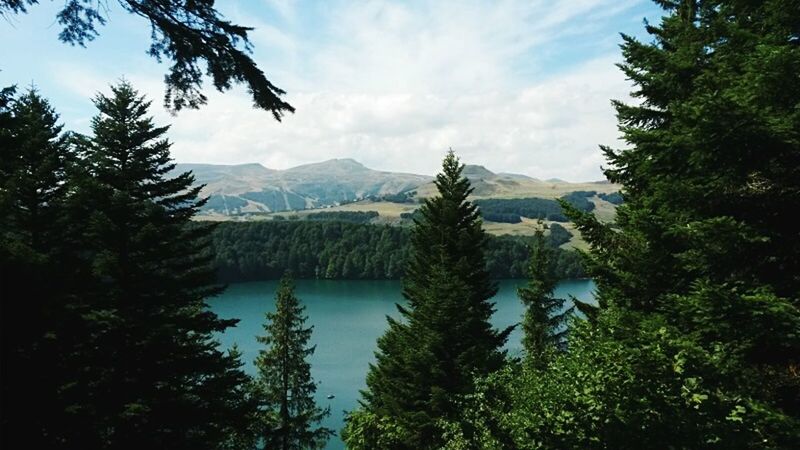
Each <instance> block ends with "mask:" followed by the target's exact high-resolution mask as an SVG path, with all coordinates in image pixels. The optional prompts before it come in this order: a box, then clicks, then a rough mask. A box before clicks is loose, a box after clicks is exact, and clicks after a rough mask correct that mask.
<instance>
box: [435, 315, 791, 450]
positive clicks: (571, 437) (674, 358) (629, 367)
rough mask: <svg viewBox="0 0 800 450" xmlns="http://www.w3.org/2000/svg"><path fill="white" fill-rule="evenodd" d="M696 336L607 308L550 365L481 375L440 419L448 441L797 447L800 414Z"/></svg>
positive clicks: (479, 445)
mask: <svg viewBox="0 0 800 450" xmlns="http://www.w3.org/2000/svg"><path fill="white" fill-rule="evenodd" d="M697 344H698V341H697V340H695V339H692V337H690V336H688V337H687V335H686V334H685V333H684V332H683V331H681V330H678V329H676V328H675V327H672V326H670V325H669V324H668V323H667V320H665V318H664V317H663V316H662V315H659V314H642V313H634V312H630V311H624V310H620V309H617V308H615V307H612V308H608V309H606V310H604V311H603V312H602V313H601V314H600V316H599V317H598V319H597V321H596V322H595V323H589V322H580V323H577V324H576V325H575V326H574V328H573V329H572V333H571V335H570V341H569V352H568V353H563V354H560V355H558V356H556V357H555V358H554V359H553V360H552V361H551V363H550V365H549V366H547V368H536V367H534V366H524V367H514V366H509V367H507V368H506V369H505V370H504V371H503V372H501V373H498V374H496V375H493V376H490V377H488V378H487V379H486V380H485V381H484V382H482V383H481V384H480V385H479V386H480V388H479V390H478V392H477V393H475V394H473V395H471V396H469V397H468V398H466V399H465V401H464V403H463V405H462V407H463V408H464V414H463V419H462V420H461V421H460V422H459V421H451V422H449V423H447V424H446V425H444V426H443V430H444V432H445V433H446V435H447V436H448V440H449V443H448V445H447V446H445V448H448V449H486V448H496V449H501V448H503V449H507V448H514V449H520V450H524V449H550V448H581V449H583V448H585V449H604V448H618V449H640V448H665V447H669V448H685V449H693V448H720V449H732V448H742V449H745V448H754V449H755V448H787V449H788V448H792V445H794V443H796V442H797V439H798V438H800V433H799V432H798V430H800V427H798V425H800V423H799V422H798V421H797V420H796V419H789V418H787V417H786V416H785V415H783V414H782V413H781V411H780V410H779V409H777V408H775V406H773V405H770V404H768V403H765V402H762V401H759V400H756V399H754V398H752V397H746V396H742V395H741V394H740V392H739V391H738V389H737V388H735V387H732V386H734V385H735V383H732V382H731V380H730V379H727V378H725V377H720V376H719V373H718V371H717V367H716V365H717V364H718V363H720V362H724V361H726V360H727V359H728V357H729V356H728V354H727V353H726V352H725V351H724V350H722V349H711V350H709V349H706V348H703V347H702V346H699V345H697ZM733 365H735V363H734V364H733ZM731 375H733V374H731ZM736 376H737V377H754V376H757V374H756V372H750V371H746V372H744V373H740V374H736ZM758 382H759V379H754V380H753V383H758Z"/></svg>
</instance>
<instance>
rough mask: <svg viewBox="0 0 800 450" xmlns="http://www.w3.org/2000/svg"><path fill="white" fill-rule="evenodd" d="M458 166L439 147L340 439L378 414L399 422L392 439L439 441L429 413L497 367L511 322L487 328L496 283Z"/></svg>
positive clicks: (365, 443)
mask: <svg viewBox="0 0 800 450" xmlns="http://www.w3.org/2000/svg"><path fill="white" fill-rule="evenodd" d="M463 169H464V166H463V165H461V164H460V163H459V162H458V160H457V159H456V158H455V156H454V155H453V153H452V151H451V152H450V153H448V155H447V157H446V158H445V160H444V163H443V167H442V172H441V173H440V174H439V175H437V177H436V187H437V188H438V191H439V195H438V196H436V197H433V198H430V199H427V200H426V201H425V204H424V205H423V206H422V208H421V214H422V216H423V218H422V219H421V220H419V221H417V222H416V223H415V226H414V229H413V232H412V237H411V239H412V247H411V256H410V258H409V260H408V262H407V269H406V276H405V278H404V280H403V288H404V289H403V294H404V296H405V297H406V298H407V299H408V306H400V305H398V310H399V312H400V314H401V316H402V318H403V319H402V321H398V320H395V319H392V318H389V329H388V330H387V331H386V333H385V334H384V335H383V336H382V337H381V338H380V339H379V340H378V351H377V352H376V363H375V364H374V365H371V366H370V370H369V373H368V374H367V389H366V390H365V391H363V392H362V395H363V397H364V403H363V409H362V411H358V412H356V413H354V414H352V415H350V416H349V418H348V424H347V426H346V429H345V433H344V438H345V441H346V442H347V443H348V445H349V446H350V447H351V448H364V447H366V448H376V447H378V446H381V444H380V440H376V441H373V442H369V441H370V439H371V438H372V436H374V433H375V432H376V431H378V432H379V431H381V424H380V423H377V424H375V423H372V422H371V419H370V417H377V418H378V420H379V421H380V420H383V421H388V422H389V423H391V424H394V426H396V427H397V428H398V430H400V434H399V435H398V436H397V438H396V439H395V442H394V444H393V445H391V448H396V449H427V448H439V446H440V445H439V444H440V442H441V437H440V433H439V432H438V430H437V426H438V421H439V420H442V419H446V418H455V417H457V416H458V413H459V408H458V404H457V402H456V399H457V398H458V396H459V395H462V394H467V393H469V392H471V391H472V390H473V379H474V377H476V376H481V375H487V374H489V373H491V372H493V371H495V370H497V369H499V368H500V367H501V366H502V363H503V360H504V352H502V351H501V350H500V349H501V347H502V346H503V343H504V342H505V340H506V337H507V336H508V333H509V332H510V331H511V330H510V329H507V330H505V331H502V332H498V331H496V330H494V329H493V328H492V326H491V324H490V323H489V319H490V318H491V315H492V313H493V312H494V308H493V304H491V303H490V302H489V299H490V298H491V297H493V296H494V295H495V293H496V292H497V288H496V286H495V284H494V283H493V282H491V280H490V274H489V272H488V271H487V270H486V269H485V266H486V259H485V255H484V249H485V246H486V235H485V234H484V231H483V229H482V228H481V219H480V215H479V214H478V211H477V208H476V207H475V206H474V205H472V204H471V203H470V202H469V201H467V197H468V195H469V194H470V192H471V191H472V189H471V188H470V183H469V180H467V179H466V178H465V177H463V176H462V171H463Z"/></svg>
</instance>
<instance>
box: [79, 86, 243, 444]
mask: <svg viewBox="0 0 800 450" xmlns="http://www.w3.org/2000/svg"><path fill="white" fill-rule="evenodd" d="M95 106H96V107H97V108H98V110H99V114H98V115H97V116H96V117H95V118H94V119H93V120H92V131H93V136H91V138H89V139H86V140H85V141H84V143H85V144H86V145H85V148H83V151H84V157H85V166H86V173H85V174H84V175H83V176H82V178H81V180H80V188H79V189H78V192H77V193H76V195H75V198H74V199H73V201H74V203H75V204H76V208H83V209H82V211H83V213H84V214H85V218H86V219H85V227H84V236H83V239H84V249H83V250H82V255H83V256H84V257H85V258H86V264H87V265H88V266H89V267H91V269H92V280H91V282H90V283H88V286H87V287H86V289H85V293H84V295H83V297H84V298H85V301H86V302H87V305H86V309H87V313H86V314H85V315H84V319H85V321H86V328H87V329H88V330H89V336H88V339H87V340H86V342H84V345H83V347H82V348H81V349H80V351H79V352H78V355H77V357H76V364H81V365H83V366H84V368H82V370H80V371H78V372H76V373H77V374H78V379H77V380H76V382H75V383H74V384H73V386H72V387H71V388H70V389H69V390H68V391H67V393H68V394H69V395H70V396H71V398H72V399H73V400H74V402H75V405H74V406H73V408H72V410H73V411H75V413H76V415H77V416H79V418H80V421H81V423H82V424H83V425H84V428H82V429H80V428H79V429H77V430H76V435H79V437H76V439H81V440H82V441H83V444H82V445H83V446H86V447H89V448H120V447H124V448H147V447H151V448H173V449H181V448H192V449H197V448H209V449H210V448H218V447H219V446H220V445H222V443H224V442H226V441H227V439H228V436H229V435H231V434H234V433H235V432H236V430H237V429H239V428H240V427H246V426H247V425H248V424H246V423H244V422H246V421H244V420H242V418H245V417H248V414H249V412H250V411H251V409H250V408H251V405H250V404H249V403H248V402H246V401H245V396H244V393H245V387H246V386H245V383H246V382H247V377H246V375H245V374H244V373H243V372H242V370H241V367H240V366H241V363H240V362H239V361H238V360H237V358H236V355H232V354H228V355H226V354H223V353H221V352H220V351H219V350H218V349H217V342H216V341H214V340H213V335H214V333H219V332H221V331H223V330H225V329H226V328H227V327H229V326H231V325H233V324H234V323H235V321H234V320H221V319H219V318H218V317H217V316H216V315H215V314H213V313H211V312H210V311H209V310H208V309H207V307H206V304H205V302H204V299H205V298H207V297H208V296H210V295H213V294H215V293H218V292H219V289H218V288H217V287H215V286H214V285H213V280H214V274H213V270H212V268H211V267H210V265H209V258H208V257H207V256H204V253H205V252H204V250H205V248H206V245H207V235H208V233H209V229H208V228H207V227H188V222H189V220H190V219H191V217H192V216H193V215H194V213H195V212H196V210H197V208H198V207H199V206H201V205H202V203H203V202H202V201H198V200H196V195H197V193H198V189H199V188H198V187H195V188H191V187H190V186H191V184H192V181H193V178H192V175H191V174H190V173H182V174H179V175H177V176H175V177H174V178H170V177H168V175H169V174H170V172H171V171H172V169H173V168H174V164H173V163H172V162H171V160H170V154H169V149H170V145H171V144H170V143H169V141H168V140H167V139H166V138H164V134H165V133H166V131H167V129H168V127H158V126H155V125H154V124H153V121H152V119H151V118H149V117H148V116H147V111H148V108H149V106H150V103H149V102H147V101H145V100H144V98H143V97H140V96H139V95H138V94H137V92H136V91H135V90H134V89H133V88H132V87H131V86H130V85H129V84H128V83H126V82H123V83H120V84H119V85H117V86H113V87H112V95H111V96H110V97H107V96H104V95H98V96H97V97H96V99H95Z"/></svg>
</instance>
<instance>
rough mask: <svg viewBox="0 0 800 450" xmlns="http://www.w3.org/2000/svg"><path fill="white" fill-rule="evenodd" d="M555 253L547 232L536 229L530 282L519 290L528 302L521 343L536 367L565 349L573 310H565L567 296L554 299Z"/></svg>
mask: <svg viewBox="0 0 800 450" xmlns="http://www.w3.org/2000/svg"><path fill="white" fill-rule="evenodd" d="M553 253H554V252H553V249H552V248H551V247H550V246H549V245H548V244H547V242H546V241H545V238H544V232H543V231H542V230H537V231H536V234H535V235H534V238H533V242H532V244H531V256H530V273H529V276H530V281H529V282H528V284H527V285H526V286H523V287H520V288H519V289H518V290H517V295H518V296H519V298H520V300H521V301H522V303H523V304H524V305H525V315H524V317H523V319H522V331H523V336H522V346H523V348H524V349H525V354H526V359H527V360H528V361H529V362H530V363H532V364H534V365H537V366H543V365H546V363H547V360H548V358H549V355H550V354H551V353H552V351H553V350H556V349H561V348H563V346H564V343H565V342H564V339H565V336H566V332H567V329H566V321H567V319H568V318H569V316H570V314H571V313H572V309H573V308H572V307H570V308H568V309H566V310H564V299H560V298H553V290H554V289H555V288H556V284H557V283H558V278H557V277H556V276H555V271H554V266H553Z"/></svg>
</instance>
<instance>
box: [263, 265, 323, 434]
mask: <svg viewBox="0 0 800 450" xmlns="http://www.w3.org/2000/svg"><path fill="white" fill-rule="evenodd" d="M304 312H305V307H304V306H302V305H301V304H300V299H298V298H297V297H296V296H295V294H294V284H293V282H292V279H291V277H290V276H289V275H284V277H283V278H282V279H281V281H280V285H279V287H278V292H277V293H276V295H275V312H274V313H267V314H266V317H267V323H265V324H264V331H265V334H264V335H263V336H258V338H257V339H258V342H260V343H261V344H264V345H265V346H266V347H267V348H266V349H265V350H261V351H260V352H259V355H258V358H257V359H256V361H255V365H256V368H257V369H258V377H257V379H256V396H257V397H258V398H259V399H260V400H261V405H262V406H261V407H262V408H263V409H262V411H261V431H260V433H259V435H260V436H259V437H260V438H261V440H262V442H263V444H264V447H263V448H265V449H276V450H300V449H321V448H323V447H324V446H325V444H326V443H327V441H328V439H329V438H330V436H331V435H332V434H333V430H330V429H328V428H325V427H317V428H314V424H317V423H319V422H320V421H321V420H322V419H324V418H325V417H327V416H328V415H329V414H330V410H329V409H321V408H320V407H318V406H317V405H316V403H315V402H314V393H315V392H316V390H317V386H316V384H315V383H314V380H313V379H312V378H311V365H310V364H309V363H308V361H307V358H308V357H309V356H311V355H312V354H313V353H314V349H315V347H314V346H311V347H309V346H308V342H309V340H310V339H311V333H312V329H313V327H308V328H306V327H305V322H306V320H307V319H308V317H306V316H305V315H304Z"/></svg>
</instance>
